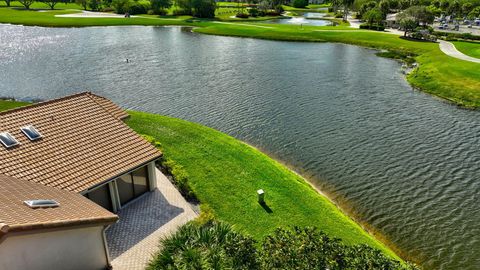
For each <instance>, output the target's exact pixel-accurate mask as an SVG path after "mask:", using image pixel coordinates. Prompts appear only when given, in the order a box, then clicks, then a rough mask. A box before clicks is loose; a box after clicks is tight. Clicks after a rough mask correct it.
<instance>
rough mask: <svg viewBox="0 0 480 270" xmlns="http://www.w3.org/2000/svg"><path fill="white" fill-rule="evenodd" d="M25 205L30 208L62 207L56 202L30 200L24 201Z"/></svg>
mask: <svg viewBox="0 0 480 270" xmlns="http://www.w3.org/2000/svg"><path fill="white" fill-rule="evenodd" d="M24 203H25V204H26V205H28V206H29V207H30V208H50V207H57V206H60V204H59V203H58V202H56V201H54V200H29V201H24Z"/></svg>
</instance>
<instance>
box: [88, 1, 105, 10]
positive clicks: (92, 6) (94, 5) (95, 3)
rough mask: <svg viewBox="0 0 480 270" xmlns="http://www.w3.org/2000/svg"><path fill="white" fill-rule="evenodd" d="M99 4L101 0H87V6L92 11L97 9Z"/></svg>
mask: <svg viewBox="0 0 480 270" xmlns="http://www.w3.org/2000/svg"><path fill="white" fill-rule="evenodd" d="M101 4H102V2H101V0H87V6H88V7H89V8H90V9H91V10H94V11H97V10H98V9H99V8H100V5H101Z"/></svg>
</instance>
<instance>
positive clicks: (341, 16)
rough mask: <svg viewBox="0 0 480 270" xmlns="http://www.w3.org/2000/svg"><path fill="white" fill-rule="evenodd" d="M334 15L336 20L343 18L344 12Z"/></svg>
mask: <svg viewBox="0 0 480 270" xmlns="http://www.w3.org/2000/svg"><path fill="white" fill-rule="evenodd" d="M334 15H335V18H343V12H341V11H337V12H335V14H334Z"/></svg>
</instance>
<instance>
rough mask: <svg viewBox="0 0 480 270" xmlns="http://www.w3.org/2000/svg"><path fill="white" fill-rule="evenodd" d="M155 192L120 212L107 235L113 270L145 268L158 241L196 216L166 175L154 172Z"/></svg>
mask: <svg viewBox="0 0 480 270" xmlns="http://www.w3.org/2000/svg"><path fill="white" fill-rule="evenodd" d="M157 186H158V189H157V190H155V191H152V192H149V193H147V194H145V195H143V196H142V197H141V198H139V199H138V200H136V201H134V202H132V203H131V204H130V205H128V206H127V207H125V209H122V210H121V211H120V212H119V213H118V215H119V217H120V221H119V222H118V223H116V224H114V225H112V226H111V227H110V228H109V229H108V230H107V232H106V236H107V242H108V247H109V251H110V258H111V260H112V266H113V269H114V270H123V269H125V270H126V269H128V270H136V269H144V268H145V266H146V264H147V263H148V261H149V260H150V258H151V257H152V255H153V254H155V252H157V251H158V244H159V240H160V239H161V238H162V237H164V236H166V235H168V234H171V233H172V232H174V231H175V230H176V229H177V228H178V227H179V226H181V225H183V224H185V223H186V222H188V221H190V220H192V219H194V218H196V217H197V214H196V213H195V212H194V211H193V210H192V208H191V207H190V205H189V204H188V203H187V202H186V201H185V199H184V198H183V197H182V196H181V195H180V193H179V192H178V190H177V189H176V188H175V186H173V185H172V183H170V181H169V180H168V179H167V177H166V176H165V175H163V174H162V173H161V172H160V171H159V170H157Z"/></svg>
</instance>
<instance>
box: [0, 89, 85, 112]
mask: <svg viewBox="0 0 480 270" xmlns="http://www.w3.org/2000/svg"><path fill="white" fill-rule="evenodd" d="M91 94H92V92H90V91H84V92H79V93H75V94H72V95H68V96H64V97H60V98H55V99H49V100H47V101H41V102H37V103H32V104H30V105H26V106H21V107H17V108H13V109H10V110H6V111H1V112H0V116H2V115H6V114H10V113H13V112H18V111H23V110H26V109H30V108H32V107H39V106H44V105H48V104H51V103H55V102H59V101H63V100H68V99H71V98H75V97H79V96H83V95H87V96H88V95H91ZM89 98H90V97H89Z"/></svg>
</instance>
